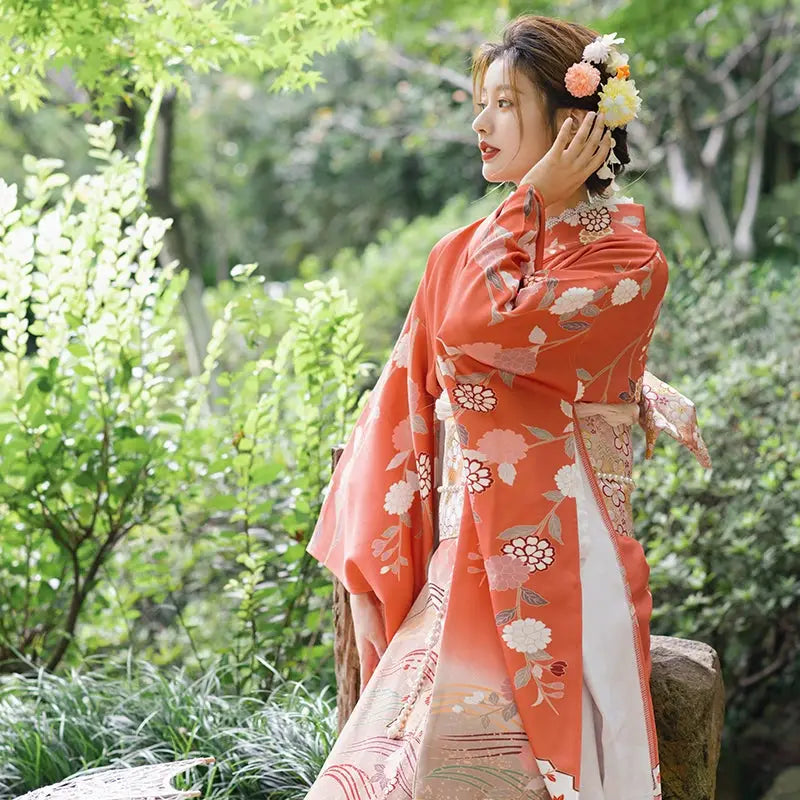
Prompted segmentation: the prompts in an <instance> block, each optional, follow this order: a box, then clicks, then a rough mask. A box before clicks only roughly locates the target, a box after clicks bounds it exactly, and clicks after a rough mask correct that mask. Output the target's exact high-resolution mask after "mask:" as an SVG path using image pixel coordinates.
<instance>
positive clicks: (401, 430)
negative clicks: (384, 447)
mask: <svg viewBox="0 0 800 800" xmlns="http://www.w3.org/2000/svg"><path fill="white" fill-rule="evenodd" d="M392 444H393V445H394V446H395V449H396V450H397V451H398V452H406V451H408V450H411V448H412V446H413V443H412V439H411V422H410V420H409V419H408V418H407V417H406V419H404V420H403V421H402V422H399V423H398V424H397V425H396V426H395V429H394V431H392Z"/></svg>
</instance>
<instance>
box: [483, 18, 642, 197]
mask: <svg viewBox="0 0 800 800" xmlns="http://www.w3.org/2000/svg"><path fill="white" fill-rule="evenodd" d="M597 36H598V34H597V32H596V31H593V30H591V28H586V27H584V26H583V25H577V24H576V23H573V22H567V21H565V20H561V19H555V18H553V17H542V16H537V15H534V14H523V15H521V16H519V17H517V18H516V19H513V20H512V21H511V22H509V23H508V25H506V27H505V28H504V30H503V38H502V41H501V42H485V43H484V44H482V45H481V46H480V47H479V49H478V52H477V54H476V56H475V58H474V59H473V63H472V93H473V109H474V110H475V112H476V113H477V111H478V107H477V100H476V98H477V99H480V91H481V89H482V88H483V81H484V78H485V76H486V70H487V68H488V67H489V64H491V63H492V62H493V61H495V60H496V59H498V58H503V57H506V58H507V59H508V67H509V72H510V73H511V74H510V78H511V88H512V94H513V96H514V99H515V101H516V102H515V107H514V111H515V113H516V115H517V119H518V120H519V131H520V136H522V116H521V114H520V112H519V92H518V88H517V80H516V77H517V76H516V71H517V70H519V71H520V72H522V73H523V74H524V75H525V76H526V77H527V78H528V79H529V80H530V81H531V83H532V84H533V85H534V87H535V88H536V90H537V92H538V93H539V98H540V100H541V102H542V104H543V106H544V113H545V119H546V121H547V125H548V131H549V133H550V134H551V135H552V137H553V139H555V137H556V134H557V133H558V131H557V130H556V112H557V111H558V109H559V108H585V109H587V110H589V111H597V106H598V104H599V102H600V95H599V94H598V92H595V93H594V94H591V95H589V96H588V97H574V96H573V95H571V94H570V93H569V92H568V91H567V88H566V86H565V85H564V76H565V75H566V73H567V70H568V69H569V68H570V67H571V66H572V65H573V64H574V63H575V62H576V61H580V60H581V59H582V58H583V48H584V47H586V45H587V44H589V43H590V42H592V41H594V39H595V38H596V37H597ZM594 66H595V67H597V69H598V70H599V71H600V78H601V80H600V83H601V84H604V83H605V82H606V80H608V78H610V77H611V74H610V73H609V72H608V71H607V70H606V68H605V65H604V64H594ZM597 88H598V91H599V89H600V88H601V87H600V86H598V87H597ZM613 135H614V141H615V142H616V144H615V146H614V153H615V155H616V156H617V158H618V159H619V161H620V163H619V164H611V165H610V167H611V170H612V171H613V172H614V175H619V174H620V173H621V172H622V170H623V169H624V165H625V164H628V163H629V162H630V160H631V159H630V155H629V154H628V131H627V129H626V128H625V126H621V127H619V128H615V129H614V132H613ZM531 166H533V165H531ZM610 185H611V179H610V178H606V179H601V178H598V177H597V175H596V174H592V175H590V176H589V178H588V180H587V181H586V184H585V186H586V188H587V190H588V191H589V192H590V193H591V194H593V195H597V194H602V193H603V192H605V190H606V189H608V187H609V186H610Z"/></svg>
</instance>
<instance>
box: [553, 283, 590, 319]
mask: <svg viewBox="0 0 800 800" xmlns="http://www.w3.org/2000/svg"><path fill="white" fill-rule="evenodd" d="M593 299H594V290H593V289H587V288H586V287H585V286H571V287H570V288H569V289H567V291H566V292H564V294H562V295H561V296H560V297H557V298H556V300H555V302H554V303H553V305H551V306H550V308H549V309H548V311H549V312H550V313H551V314H556V315H558V316H560V315H561V314H569V313H570V312H571V311H578V310H580V309H581V308H583V307H584V306H585V305H588V304H589V303H591V302H592V300H593Z"/></svg>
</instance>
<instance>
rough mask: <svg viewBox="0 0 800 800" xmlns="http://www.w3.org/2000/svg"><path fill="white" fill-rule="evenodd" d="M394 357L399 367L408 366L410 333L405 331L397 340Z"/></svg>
mask: <svg viewBox="0 0 800 800" xmlns="http://www.w3.org/2000/svg"><path fill="white" fill-rule="evenodd" d="M392 358H393V359H394V362H395V363H396V364H397V366H398V367H406V366H408V333H404V334H403V335H402V336H401V337H400V338H399V339H398V340H397V344H396V345H395V348H394V352H393V353H392Z"/></svg>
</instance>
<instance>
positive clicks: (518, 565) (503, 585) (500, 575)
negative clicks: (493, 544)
mask: <svg viewBox="0 0 800 800" xmlns="http://www.w3.org/2000/svg"><path fill="white" fill-rule="evenodd" d="M486 575H487V576H488V578H489V587H490V588H491V589H494V590H497V591H503V590H505V589H518V588H519V587H520V586H522V584H524V583H525V581H526V580H528V578H529V577H530V571H529V570H528V567H527V566H526V564H524V563H523V562H522V561H520V560H519V559H518V558H514V556H489V558H487V559H486Z"/></svg>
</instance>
